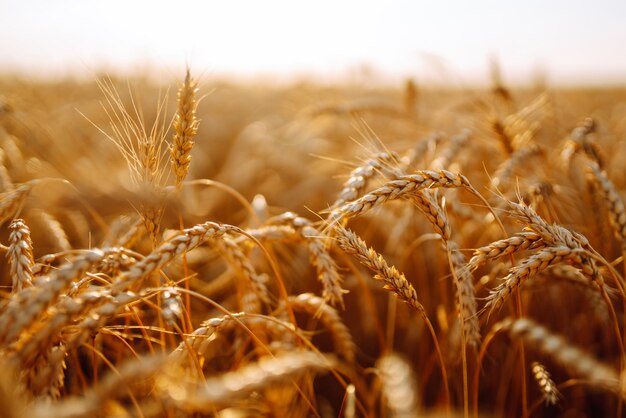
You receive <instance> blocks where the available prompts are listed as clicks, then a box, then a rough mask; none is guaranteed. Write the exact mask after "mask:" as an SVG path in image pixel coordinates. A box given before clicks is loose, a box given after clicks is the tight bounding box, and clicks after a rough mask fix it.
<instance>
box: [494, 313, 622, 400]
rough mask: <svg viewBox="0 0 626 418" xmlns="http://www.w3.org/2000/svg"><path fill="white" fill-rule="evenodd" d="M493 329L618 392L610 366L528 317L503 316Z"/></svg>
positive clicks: (593, 382)
mask: <svg viewBox="0 0 626 418" xmlns="http://www.w3.org/2000/svg"><path fill="white" fill-rule="evenodd" d="M494 327H495V329H499V330H502V331H506V332H507V333H508V334H509V335H510V336H511V338H513V339H521V340H523V341H525V342H526V343H528V344H529V345H530V346H532V347H533V348H535V349H537V350H539V351H541V352H542V353H544V354H546V355H548V356H550V357H551V358H552V359H554V360H556V361H558V362H559V363H561V364H562V365H563V366H565V367H566V368H567V369H569V370H571V371H572V372H573V373H575V374H576V375H579V376H580V377H583V378H585V379H587V380H589V381H590V382H591V383H592V384H593V385H595V386H599V387H603V388H606V389H609V390H612V391H615V392H617V393H621V388H620V378H619V374H618V373H617V372H616V371H615V369H613V368H612V367H610V366H608V365H606V364H603V363H600V362H599V361H598V360H597V359H595V358H594V357H592V356H591V355H590V354H588V353H586V352H585V351H583V350H581V349H580V348H578V347H574V346H573V345H572V344H571V343H570V342H569V341H567V340H566V339H565V338H563V337H562V336H560V335H555V334H553V333H552V332H551V331H549V330H548V329H547V328H545V327H543V326H541V325H539V324H537V323H536V322H535V321H533V320H531V319H528V318H519V319H511V318H508V319H505V320H504V321H501V322H499V323H498V324H496V325H495V326H494Z"/></svg>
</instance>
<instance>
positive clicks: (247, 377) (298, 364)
mask: <svg viewBox="0 0 626 418" xmlns="http://www.w3.org/2000/svg"><path fill="white" fill-rule="evenodd" d="M334 363H335V361H334V360H333V359H332V358H331V357H326V356H322V355H320V354H317V353H314V352H312V351H299V352H298V351H294V352H291V353H285V354H281V355H279V356H276V357H263V358H261V359H260V360H259V361H258V362H256V363H251V364H248V365H246V366H243V367H241V368H240V369H238V370H235V371H232V372H227V373H224V374H223V375H221V376H216V377H211V378H207V379H206V381H205V382H202V383H201V384H198V383H197V382H193V383H192V382H189V383H187V385H185V382H180V378H179V377H178V375H177V374H175V373H173V374H172V375H171V376H170V377H169V378H165V377H164V378H163V379H159V381H157V388H158V389H159V390H160V391H162V392H163V393H164V394H166V396H167V398H166V399H167V400H168V401H169V402H171V403H173V404H174V405H176V406H178V407H180V408H183V409H184V410H187V411H194V410H195V411H200V410H206V409H207V408H210V407H211V406H212V405H215V404H220V403H224V402H226V403H229V402H232V401H233V400H235V399H242V398H245V397H246V396H248V395H249V394H250V393H252V392H254V391H258V390H262V389H265V388H270V387H272V386H273V385H276V384H278V383H281V382H290V381H291V379H294V378H295V377H297V376H299V375H302V374H305V373H315V372H319V371H324V370H328V369H331V368H332V367H333V365H334ZM174 382H176V384H172V383H174ZM180 385H183V386H185V387H186V390H183V391H180V390H179V389H176V388H175V387H179V386H180ZM168 395H169V396H168ZM181 395H182V396H181Z"/></svg>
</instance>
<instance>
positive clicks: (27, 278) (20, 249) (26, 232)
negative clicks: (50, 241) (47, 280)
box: [7, 219, 35, 292]
mask: <svg viewBox="0 0 626 418" xmlns="http://www.w3.org/2000/svg"><path fill="white" fill-rule="evenodd" d="M9 230H10V231H11V234H10V235H9V250H8V252H7V258H8V259H9V264H10V266H11V267H10V270H9V274H10V277H11V281H12V286H13V287H12V289H13V291H14V292H20V291H21V290H22V289H23V288H24V287H29V286H31V285H32V283H33V280H34V278H33V272H32V268H33V265H34V264H35V261H34V259H33V242H32V241H31V239H30V229H29V228H28V226H27V225H26V223H24V221H23V220H22V219H15V220H13V222H11V225H9Z"/></svg>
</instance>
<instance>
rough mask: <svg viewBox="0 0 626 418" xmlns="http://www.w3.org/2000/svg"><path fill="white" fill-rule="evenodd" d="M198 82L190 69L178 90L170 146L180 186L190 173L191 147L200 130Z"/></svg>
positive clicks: (174, 169) (173, 167) (177, 184)
mask: <svg viewBox="0 0 626 418" xmlns="http://www.w3.org/2000/svg"><path fill="white" fill-rule="evenodd" d="M197 92H198V83H197V82H196V81H195V80H193V79H192V78H191V75H190V72H189V69H187V75H186V76H185V81H184V82H183V84H182V85H181V86H180V89H179V90H178V108H177V110H176V117H175V118H174V141H173V143H172V146H171V147H170V155H171V161H172V170H173V171H174V174H175V175H176V187H177V188H180V187H181V186H182V183H183V181H184V180H185V178H186V177H187V174H188V173H189V164H190V163H191V155H189V154H190V153H191V148H193V144H194V137H195V136H196V133H197V132H198V125H199V123H200V122H199V121H198V119H197V118H196V108H197V107H198V103H197V100H196V93H197Z"/></svg>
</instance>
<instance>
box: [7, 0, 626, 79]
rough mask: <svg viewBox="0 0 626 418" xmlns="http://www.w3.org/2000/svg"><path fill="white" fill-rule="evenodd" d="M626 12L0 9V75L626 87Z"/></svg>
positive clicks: (264, 6) (117, 1)
mask: <svg viewBox="0 0 626 418" xmlns="http://www.w3.org/2000/svg"><path fill="white" fill-rule="evenodd" d="M624 22H626V1H618V0H597V1H594V2H582V1H575V0H572V1H566V0H553V1H550V0H543V1H540V0H524V1H487V0H468V1H460V0H459V1H434V0H433V1H418V0H416V1H409V0H406V1H401V0H389V1H382V0H381V1H367V0H360V1H359V0H343V1H341V0H317V1H296V0H291V1H288V0H265V1H262V0H249V1H244V0H221V1H209V0H206V1H200V0H181V1H169V2H166V1H160V0H101V1H96V0H67V1H61V0H58V1H53V0H0V40H1V41H0V71H2V72H6V71H18V72H20V73H22V74H26V75H47V74H50V75H55V76H57V75H66V74H82V75H87V76H89V75H92V74H94V73H97V72H99V71H101V70H102V69H105V70H107V71H112V70H130V69H136V68H142V69H144V70H145V69H146V68H149V69H150V71H157V72H158V71H161V72H166V73H177V72H178V71H180V70H181V69H182V68H183V67H184V66H185V65H186V64H189V65H190V66H191V68H192V69H193V70H194V72H197V73H203V74H208V75H215V76H218V75H224V74H234V75H238V76H246V77H251V76H256V75H268V74H272V75H274V76H275V77H277V78H288V77H290V76H291V75H293V74H298V75H303V74H313V75H316V76H318V77H319V78H322V79H332V78H336V77H338V76H341V75H346V74H354V73H355V72H356V70H355V68H359V67H362V66H363V65H368V66H370V67H372V68H375V69H376V70H377V72H378V73H380V74H382V75H384V76H387V77H406V76H412V77H415V78H417V79H418V80H419V79H423V80H428V79H432V80H438V81H443V82H451V83H457V84H458V83H471V82H473V81H483V82H484V81H485V80H487V79H488V70H489V60H490V58H491V57H495V58H497V60H498V62H499V63H500V65H501V67H502V70H503V74H504V79H505V81H508V82H532V79H533V78H534V77H536V76H537V74H539V73H543V74H545V75H546V76H547V80H548V82H549V83H550V84H552V85H556V84H572V83H577V82H587V83H593V84H602V83H611V82H619V83H622V84H626V24H625V23H624Z"/></svg>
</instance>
